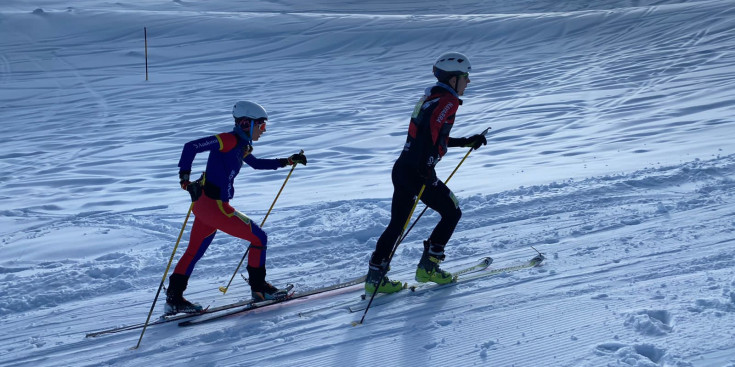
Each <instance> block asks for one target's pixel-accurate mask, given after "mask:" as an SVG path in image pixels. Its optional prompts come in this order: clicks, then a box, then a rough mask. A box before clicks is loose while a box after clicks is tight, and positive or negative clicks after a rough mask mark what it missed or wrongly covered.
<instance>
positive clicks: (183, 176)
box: [179, 171, 191, 190]
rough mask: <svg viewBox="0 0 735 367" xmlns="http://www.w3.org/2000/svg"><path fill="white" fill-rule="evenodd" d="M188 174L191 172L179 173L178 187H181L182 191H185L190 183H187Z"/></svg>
mask: <svg viewBox="0 0 735 367" xmlns="http://www.w3.org/2000/svg"><path fill="white" fill-rule="evenodd" d="M189 174H191V171H179V185H181V188H182V189H183V190H186V188H187V187H188V186H189V184H190V183H191V181H189Z"/></svg>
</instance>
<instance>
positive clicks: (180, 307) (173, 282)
mask: <svg viewBox="0 0 735 367" xmlns="http://www.w3.org/2000/svg"><path fill="white" fill-rule="evenodd" d="M188 284H189V276H188V275H183V274H175V273H174V274H171V276H170V277H168V289H166V306H165V307H164V314H165V315H167V316H170V315H175V314H177V313H198V312H202V310H203V309H204V308H203V307H202V306H201V305H200V304H198V303H191V302H189V301H187V300H186V298H184V290H186V287H187V285H188Z"/></svg>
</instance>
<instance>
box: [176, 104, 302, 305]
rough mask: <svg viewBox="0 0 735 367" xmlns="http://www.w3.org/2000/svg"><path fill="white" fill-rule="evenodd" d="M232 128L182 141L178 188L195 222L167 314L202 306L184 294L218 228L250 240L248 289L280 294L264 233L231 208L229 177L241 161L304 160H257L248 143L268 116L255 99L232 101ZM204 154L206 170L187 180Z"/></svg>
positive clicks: (289, 161) (258, 295)
mask: <svg viewBox="0 0 735 367" xmlns="http://www.w3.org/2000/svg"><path fill="white" fill-rule="evenodd" d="M232 115H233V117H234V118H235V127H234V129H233V130H232V132H226V133H221V134H217V135H214V136H209V137H206V138H201V139H197V140H192V141H190V142H188V143H186V144H185V145H184V149H183V151H182V152H181V159H180V160H179V178H180V180H181V181H180V183H181V188H182V189H185V190H187V191H189V192H190V193H191V194H192V199H194V200H195V202H194V206H193V209H192V212H193V213H194V224H193V225H192V228H191V233H190V236H189V245H188V247H187V249H186V251H185V252H184V255H183V256H182V257H181V259H179V261H178V263H177V264H176V267H175V268H174V272H173V274H171V276H170V277H169V286H168V288H167V291H166V313H167V314H175V313H178V312H187V313H191V312H198V311H201V310H202V307H201V306H200V305H198V304H193V303H191V302H189V301H187V300H186V299H185V298H184V297H183V292H184V290H185V289H186V287H187V285H188V281H189V277H190V276H191V273H192V271H193V270H194V267H195V266H196V263H197V261H199V259H201V257H202V256H203V255H204V253H205V252H206V251H207V248H208V247H209V245H210V244H211V243H212V240H213V239H214V236H215V235H216V234H217V231H218V230H221V231H223V232H225V233H227V234H229V235H231V236H234V237H238V238H242V239H244V240H246V241H249V242H250V252H249V254H248V263H247V270H248V273H249V282H250V288H251V291H252V295H253V298H254V299H255V300H265V299H274V298H278V297H282V296H284V293H285V291H283V290H279V289H278V288H276V287H274V286H272V285H271V284H270V283H268V282H266V281H265V275H266V270H265V260H266V249H267V245H268V236H267V235H266V233H265V232H264V231H263V230H262V229H261V228H260V227H259V226H258V225H257V224H256V223H254V222H253V221H252V220H250V218H248V217H247V216H245V215H244V214H242V213H240V212H239V211H237V210H235V209H234V208H233V207H232V206H230V204H229V201H230V200H231V199H232V198H233V197H234V195H235V187H234V181H235V177H237V175H238V173H239V172H240V168H241V167H242V165H243V163H244V164H247V165H248V166H250V167H251V168H254V169H257V170H264V169H270V170H274V169H278V168H282V167H285V166H287V165H294V164H297V163H301V164H304V165H305V164H306V156H304V155H303V154H302V153H298V154H294V155H291V156H290V157H289V158H278V159H260V158H256V157H255V156H254V155H253V154H252V151H253V146H252V142H253V141H257V140H258V139H259V138H260V136H261V135H262V134H263V133H264V132H265V131H266V129H265V127H266V120H267V119H268V115H267V113H266V111H265V109H264V108H263V107H262V106H260V105H258V104H257V103H254V102H249V101H240V102H237V103H236V104H235V106H234V108H233V112H232ZM203 152H209V158H208V160H207V168H206V171H205V173H204V174H203V175H202V179H200V180H198V181H196V182H194V183H192V182H191V181H190V173H191V166H192V163H193V161H194V158H195V157H196V155H197V154H198V153H203Z"/></svg>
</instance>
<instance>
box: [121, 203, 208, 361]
mask: <svg viewBox="0 0 735 367" xmlns="http://www.w3.org/2000/svg"><path fill="white" fill-rule="evenodd" d="M192 209H194V202H192V203H191V205H189V211H188V212H187V213H186V219H184V224H183V225H182V226H181V231H180V232H179V238H177V239H176V245H175V246H174V250H173V251H172V252H171V258H170V259H168V265H166V271H165V272H163V279H161V284H159V285H158V291H157V292H156V297H155V298H153V304H152V305H151V310H150V311H149V312H148V318H146V319H145V324H143V331H141V332H140V338H138V344H136V345H135V348H133V349H138V347H140V342H141V341H142V340H143V334H144V333H145V329H146V328H147V327H148V322H149V321H151V315H152V314H153V309H154V308H155V307H156V301H157V300H158V296H159V295H160V294H161V289H162V288H163V283H164V282H166V275H168V270H169V269H170V268H171V263H172V262H173V261H174V256H175V255H176V249H177V248H178V247H179V242H180V241H181V236H183V235H184V229H185V228H186V222H188V221H189V216H190V215H191V210H192Z"/></svg>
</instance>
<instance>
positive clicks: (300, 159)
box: [288, 153, 306, 166]
mask: <svg viewBox="0 0 735 367" xmlns="http://www.w3.org/2000/svg"><path fill="white" fill-rule="evenodd" d="M298 163H301V164H303V165H304V166H305V165H306V156H305V155H304V153H296V154H292V155H291V156H290V157H288V165H289V166H293V165H295V164H298Z"/></svg>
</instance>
